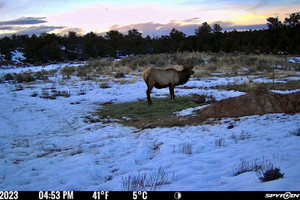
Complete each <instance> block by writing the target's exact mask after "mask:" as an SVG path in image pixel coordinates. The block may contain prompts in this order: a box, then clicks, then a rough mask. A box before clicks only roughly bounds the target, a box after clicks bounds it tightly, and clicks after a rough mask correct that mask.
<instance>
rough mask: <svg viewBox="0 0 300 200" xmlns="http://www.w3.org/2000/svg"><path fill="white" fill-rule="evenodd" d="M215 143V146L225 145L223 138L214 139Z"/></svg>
mask: <svg viewBox="0 0 300 200" xmlns="http://www.w3.org/2000/svg"><path fill="white" fill-rule="evenodd" d="M215 145H216V146H217V147H222V146H225V145H226V141H225V139H224V138H218V139H216V140H215Z"/></svg>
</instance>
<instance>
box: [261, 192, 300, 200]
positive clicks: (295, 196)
mask: <svg viewBox="0 0 300 200" xmlns="http://www.w3.org/2000/svg"><path fill="white" fill-rule="evenodd" d="M299 197H300V194H292V193H291V192H286V193H284V194H266V196H265V198H283V199H294V198H299Z"/></svg>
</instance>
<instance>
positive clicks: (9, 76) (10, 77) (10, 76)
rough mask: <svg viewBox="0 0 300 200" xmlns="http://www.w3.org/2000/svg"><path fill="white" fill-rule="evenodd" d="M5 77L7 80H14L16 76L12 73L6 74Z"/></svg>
mask: <svg viewBox="0 0 300 200" xmlns="http://www.w3.org/2000/svg"><path fill="white" fill-rule="evenodd" d="M3 78H4V80H6V81H10V80H14V76H13V75H11V74H10V73H7V74H5V75H4V77H3Z"/></svg>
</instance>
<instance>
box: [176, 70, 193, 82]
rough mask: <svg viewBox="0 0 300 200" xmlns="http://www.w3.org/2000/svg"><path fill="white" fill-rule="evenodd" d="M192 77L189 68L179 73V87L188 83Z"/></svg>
mask: <svg viewBox="0 0 300 200" xmlns="http://www.w3.org/2000/svg"><path fill="white" fill-rule="evenodd" d="M190 76H191V74H190V72H189V69H188V68H184V69H183V70H181V71H179V73H178V78H179V82H178V85H183V84H185V83H186V82H188V80H189V78H190Z"/></svg>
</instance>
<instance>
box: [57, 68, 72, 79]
mask: <svg viewBox="0 0 300 200" xmlns="http://www.w3.org/2000/svg"><path fill="white" fill-rule="evenodd" d="M60 72H61V73H62V74H63V75H66V76H67V78H70V76H71V75H73V74H74V73H75V67H73V66H71V67H69V66H66V67H63V68H62V69H61V70H60Z"/></svg>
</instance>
